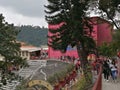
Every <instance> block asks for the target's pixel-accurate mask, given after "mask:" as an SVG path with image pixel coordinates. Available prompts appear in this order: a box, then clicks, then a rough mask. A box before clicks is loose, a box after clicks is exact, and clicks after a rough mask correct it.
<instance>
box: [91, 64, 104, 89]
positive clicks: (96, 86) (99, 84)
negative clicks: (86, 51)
mask: <svg viewBox="0 0 120 90" xmlns="http://www.w3.org/2000/svg"><path fill="white" fill-rule="evenodd" d="M92 90H102V65H101V66H100V69H99V74H98V78H97V80H96V81H95V84H94V86H93V88H92Z"/></svg>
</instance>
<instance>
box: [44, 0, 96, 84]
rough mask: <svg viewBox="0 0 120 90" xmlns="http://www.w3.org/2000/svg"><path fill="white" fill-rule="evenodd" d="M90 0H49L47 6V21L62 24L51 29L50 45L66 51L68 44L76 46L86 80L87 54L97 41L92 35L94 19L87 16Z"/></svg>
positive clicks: (87, 79) (51, 23)
mask: <svg viewBox="0 0 120 90" xmlns="http://www.w3.org/2000/svg"><path fill="white" fill-rule="evenodd" d="M89 1H90V0H48V2H49V5H47V6H45V7H46V8H47V10H45V12H46V13H47V15H46V17H45V18H46V21H47V22H48V24H50V25H60V24H62V25H61V26H59V28H57V29H49V31H50V33H52V35H51V36H48V38H49V42H48V45H49V46H51V47H52V48H54V49H56V50H61V51H62V52H65V51H66V48H67V46H68V45H71V46H72V47H74V46H76V47H77V51H78V55H79V57H80V59H81V63H82V68H83V71H84V75H85V77H86V81H88V82H90V81H91V80H90V79H89V78H88V77H89V75H88V66H89V64H88V61H87V55H88V54H89V52H90V51H91V50H94V49H95V47H96V46H95V42H94V40H93V38H92V37H91V33H92V29H93V27H92V25H91V24H92V21H91V20H90V18H89V17H86V16H85V11H86V10H87V9H88V6H87V5H88V3H89Z"/></svg>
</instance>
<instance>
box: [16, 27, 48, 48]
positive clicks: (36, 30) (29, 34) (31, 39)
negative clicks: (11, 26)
mask: <svg viewBox="0 0 120 90" xmlns="http://www.w3.org/2000/svg"><path fill="white" fill-rule="evenodd" d="M16 28H17V29H18V30H19V31H20V32H19V33H18V35H17V40H18V41H23V42H26V43H28V44H32V45H34V46H41V45H47V33H48V29H47V28H44V27H42V28H41V27H39V26H31V25H27V26H26V25H25V26H17V27H16Z"/></svg>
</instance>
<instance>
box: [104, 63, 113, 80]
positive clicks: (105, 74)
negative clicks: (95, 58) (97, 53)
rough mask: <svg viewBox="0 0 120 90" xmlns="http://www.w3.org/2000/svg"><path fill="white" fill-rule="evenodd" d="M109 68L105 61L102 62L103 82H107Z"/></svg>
mask: <svg viewBox="0 0 120 90" xmlns="http://www.w3.org/2000/svg"><path fill="white" fill-rule="evenodd" d="M110 72H111V71H110V68H109V64H108V63H107V61H104V62H103V74H104V79H105V81H109V76H110Z"/></svg>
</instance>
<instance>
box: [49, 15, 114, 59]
mask: <svg viewBox="0 0 120 90" xmlns="http://www.w3.org/2000/svg"><path fill="white" fill-rule="evenodd" d="M91 20H92V21H93V22H94V24H93V31H94V32H93V33H92V37H93V39H94V40H95V41H96V44H97V46H100V45H102V43H104V42H107V43H109V42H111V41H112V34H111V33H112V30H113V26H112V24H111V23H110V22H108V21H106V20H104V19H102V18H99V17H91ZM61 25H62V23H61V24H59V25H48V28H49V29H56V28H59V27H60V26H61ZM48 35H52V34H51V33H50V32H48ZM48 56H49V58H60V56H74V57H76V58H77V57H78V54H77V50H76V49H75V48H71V47H70V46H68V48H67V52H66V53H61V52H60V51H58V50H54V49H52V48H51V47H48Z"/></svg>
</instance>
